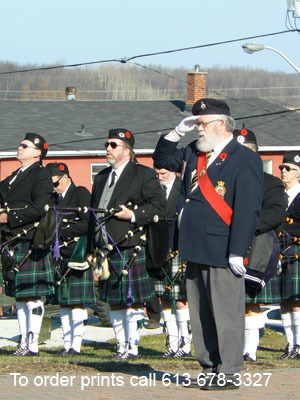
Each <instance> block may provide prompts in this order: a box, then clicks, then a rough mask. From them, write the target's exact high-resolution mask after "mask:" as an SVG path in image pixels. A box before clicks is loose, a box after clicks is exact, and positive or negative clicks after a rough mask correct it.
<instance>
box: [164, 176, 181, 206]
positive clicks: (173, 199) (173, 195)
mask: <svg viewBox="0 0 300 400" xmlns="http://www.w3.org/2000/svg"><path fill="white" fill-rule="evenodd" d="M180 189H181V180H180V179H179V178H178V177H177V176H176V178H175V181H174V183H173V186H172V188H171V191H170V194H169V197H168V199H167V212H169V211H170V210H173V209H174V208H175V206H176V204H177V201H178V197H179V193H180Z"/></svg>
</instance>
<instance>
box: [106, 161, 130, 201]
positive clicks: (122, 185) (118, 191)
mask: <svg viewBox="0 0 300 400" xmlns="http://www.w3.org/2000/svg"><path fill="white" fill-rule="evenodd" d="M134 172H135V164H134V163H132V162H131V161H129V163H128V164H127V165H126V167H125V168H124V169H123V172H122V174H121V176H120V177H119V179H118V181H117V183H116V185H115V189H114V191H113V194H112V196H111V199H110V202H109V204H108V208H110V207H112V206H113V205H119V204H122V203H123V202H124V200H123V199H124V195H125V199H126V198H127V193H128V190H126V189H128V188H129V187H130V186H132V184H133V182H134V181H135V180H136V179H135V178H136V176H135V173H134Z"/></svg>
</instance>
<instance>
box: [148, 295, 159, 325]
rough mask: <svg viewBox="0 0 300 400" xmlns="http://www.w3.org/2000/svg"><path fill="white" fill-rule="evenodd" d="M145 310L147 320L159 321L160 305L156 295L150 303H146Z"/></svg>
mask: <svg viewBox="0 0 300 400" xmlns="http://www.w3.org/2000/svg"><path fill="white" fill-rule="evenodd" d="M146 310H147V314H148V317H149V319H154V320H155V321H160V303H159V297H158V296H157V295H155V296H154V297H153V298H152V299H151V300H150V301H147V302H146Z"/></svg>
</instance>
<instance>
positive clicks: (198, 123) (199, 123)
mask: <svg viewBox="0 0 300 400" xmlns="http://www.w3.org/2000/svg"><path fill="white" fill-rule="evenodd" d="M217 121H222V120H221V119H213V120H212V121H208V122H203V121H197V122H196V123H195V125H196V127H198V126H202V128H203V129H205V128H206V127H207V125H208V124H211V123H212V122H217Z"/></svg>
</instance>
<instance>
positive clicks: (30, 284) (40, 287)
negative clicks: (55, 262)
mask: <svg viewBox="0 0 300 400" xmlns="http://www.w3.org/2000/svg"><path fill="white" fill-rule="evenodd" d="M29 245H30V242H21V243H19V244H17V245H16V246H15V247H14V251H15V257H16V261H17V263H19V262H21V261H22V260H23V258H24V256H25V255H26V254H27V251H28V249H29ZM54 292H55V280H54V270H53V268H52V262H51V251H50V249H47V250H33V252H32V253H31V255H30V257H29V258H28V259H27V260H26V261H25V262H24V264H23V265H22V266H21V267H20V271H19V272H16V274H15V278H14V280H7V281H6V282H5V294H6V295H7V296H11V297H16V298H22V297H41V296H47V295H51V294H54Z"/></svg>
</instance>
